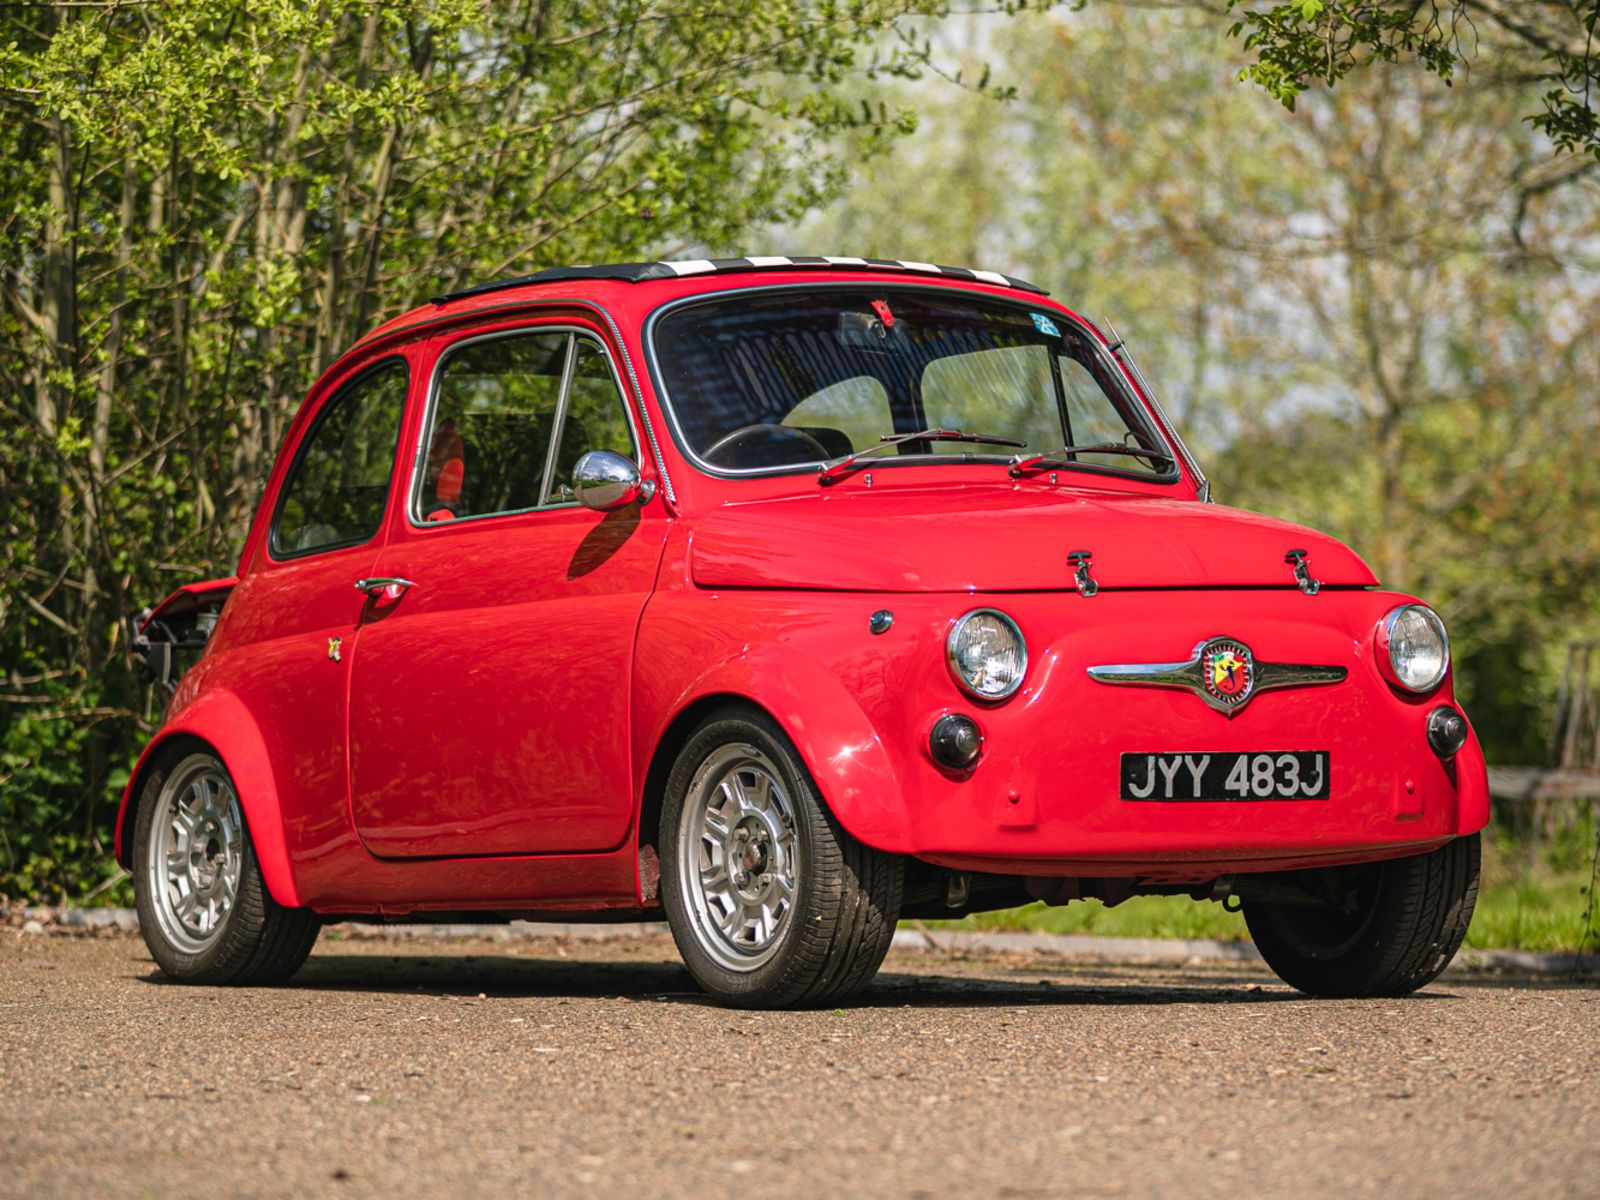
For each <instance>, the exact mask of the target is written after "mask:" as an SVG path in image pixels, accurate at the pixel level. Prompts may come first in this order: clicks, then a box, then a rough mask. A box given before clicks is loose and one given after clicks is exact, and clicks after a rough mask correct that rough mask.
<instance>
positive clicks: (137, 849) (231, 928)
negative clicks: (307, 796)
mask: <svg viewBox="0 0 1600 1200" xmlns="http://www.w3.org/2000/svg"><path fill="white" fill-rule="evenodd" d="M195 772H202V773H203V775H204V777H206V778H210V779H214V780H217V781H219V783H218V787H219V790H220V783H221V782H225V783H226V786H227V789H228V790H229V795H228V799H229V800H230V801H231V809H232V811H233V812H234V813H235V814H236V819H237V838H238V878H237V883H236V884H235V887H234V895H233V898H232V900H231V902H230V903H229V905H228V907H227V910H226V912H225V913H223V914H222V915H221V916H220V917H219V918H218V919H217V921H216V924H215V926H214V928H212V929H211V930H210V931H209V932H207V933H206V934H204V935H203V936H198V937H195V938H194V939H192V940H191V941H189V942H184V943H180V941H179V940H178V938H180V937H184V936H186V934H185V933H184V931H183V930H182V929H181V928H180V929H179V930H178V931H177V933H176V934H174V933H172V932H170V929H171V926H172V924H173V922H174V920H176V919H177V918H176V917H175V914H174V913H173V912H172V910H171V908H170V906H168V907H166V908H165V909H164V911H162V912H158V905H164V904H165V902H164V901H163V899H162V898H161V897H159V896H157V894H156V889H157V888H158V887H162V886H169V885H164V884H162V883H161V882H159V881H158V879H157V878H156V873H155V871H154V870H153V864H152V862H151V855H152V853H156V852H160V849H161V846H162V843H159V842H158V841H157V839H158V837H160V836H161V831H158V829H157V827H156V822H157V814H158V813H160V812H163V811H166V809H165V805H164V800H163V792H164V790H165V789H167V788H168V787H169V785H172V786H173V787H175V788H177V787H182V786H183V785H184V782H185V780H186V779H187V778H188V777H189V776H190V775H191V774H193V773H195ZM225 807H226V806H225ZM133 894H134V902H135V904H136V906H137V908H138V912H139V929H140V932H141V933H142V934H143V935H144V941H145V945H146V946H148V947H149V948H150V954H151V957H153V958H154V959H155V960H156V965H157V966H159V967H160V968H161V970H162V972H163V973H164V974H165V975H167V976H168V977H170V978H172V979H174V980H176V981H178V982H180V983H197V984H239V985H258V986H260V985H269V984H275V983H282V982H283V981H284V980H286V979H288V978H289V977H290V976H291V975H293V974H294V973H295V972H296V971H298V970H299V969H300V966H301V964H302V963H304V962H305V960H306V956H307V955H309V954H310V953H311V947H312V946H313V945H314V944H315V943H316V940H317V935H318V934H319V933H320V932H321V930H322V922H321V920H320V919H319V918H318V917H317V915H316V914H315V913H312V912H310V911H309V910H307V909H299V908H285V907H284V906H283V905H281V904H279V903H277V901H275V900H273V898H272V896H271V894H270V893H268V891H267V886H266V883H265V881H264V880H263V879H262V877H261V867H260V864H259V863H258V862H257V861H256V854H255V847H254V845H253V844H252V842H251V840H250V829H249V826H248V824H247V822H246V821H245V817H244V810H243V807H242V806H241V805H240V804H239V802H238V795H237V792H236V791H233V779H232V777H231V776H230V775H229V774H228V769H227V767H226V766H224V765H223V763H222V760H221V759H219V758H218V757H217V756H216V755H215V754H212V753H211V752H210V751H209V750H203V749H191V750H190V751H189V752H188V753H182V752H179V753H175V754H172V755H169V756H168V757H167V758H166V759H164V760H163V761H162V762H160V763H158V764H156V765H155V766H154V767H152V768H151V770H150V772H149V774H148V775H147V776H146V779H145V783H144V786H143V788H142V789H141V790H140V798H139V809H138V813H137V815H136V817H135V824H134V836H133Z"/></svg>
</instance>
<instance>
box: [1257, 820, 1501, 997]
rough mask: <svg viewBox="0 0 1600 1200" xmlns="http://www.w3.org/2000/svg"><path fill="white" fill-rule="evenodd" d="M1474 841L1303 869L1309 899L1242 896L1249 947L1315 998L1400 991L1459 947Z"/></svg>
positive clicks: (1472, 880)
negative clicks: (1273, 900) (1316, 899)
mask: <svg viewBox="0 0 1600 1200" xmlns="http://www.w3.org/2000/svg"><path fill="white" fill-rule="evenodd" d="M1478 871H1479V839H1478V835H1477V834H1476V833H1474V834H1471V835H1469V836H1467V837H1459V838H1456V839H1455V840H1454V841H1452V842H1448V843H1446V844H1445V845H1443V846H1441V847H1439V848H1438V849H1437V850H1434V851H1431V852H1430V853H1428V854H1419V855H1416V856H1414V857H1412V858H1395V859H1390V860H1388V861H1386V862H1376V863H1361V864H1358V865H1356V866H1350V867H1335V868H1331V869H1328V870H1323V871H1307V872H1301V873H1300V875H1301V876H1302V878H1303V879H1304V880H1305V882H1306V883H1307V885H1308V887H1307V891H1308V892H1309V893H1310V894H1311V895H1312V896H1314V897H1320V902H1317V903H1263V902H1261V901H1251V900H1248V899H1247V900H1245V901H1244V905H1243V907H1244V919H1245V923H1246V924H1247V925H1248V926H1249V927H1250V936H1251V937H1252V938H1254V939H1255V943H1256V949H1258V950H1260V951H1261V957H1262V958H1264V959H1266V960H1267V965H1268V966H1269V967H1271V968H1272V969H1273V970H1274V971H1275V972H1277V974H1278V977H1279V978H1280V979H1282V980H1283V981H1284V982H1285V983H1287V984H1289V985H1290V986H1291V987H1295V988H1299V989H1300V990H1301V991H1302V992H1308V993H1310V994H1311V995H1313V996H1345V997H1355V996H1404V995H1406V994H1408V993H1410V992H1414V991H1416V990H1417V989H1418V988H1420V987H1423V986H1425V985H1427V984H1429V983H1431V982H1432V981H1433V980H1434V979H1435V978H1436V977H1437V976H1438V974H1439V972H1441V971H1443V970H1444V969H1445V967H1446V966H1447V965H1448V964H1449V962H1450V960H1451V959H1452V958H1454V957H1455V953H1456V951H1457V950H1459V949H1460V948H1461V940H1462V939H1463V938H1464V937H1466V934H1467V925H1468V924H1469V923H1470V922H1471V921H1472V908H1473V905H1474V904H1475V903H1476V902H1477V898H1478Z"/></svg>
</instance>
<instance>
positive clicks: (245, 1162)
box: [0, 930, 1600, 1200]
mask: <svg viewBox="0 0 1600 1200" xmlns="http://www.w3.org/2000/svg"><path fill="white" fill-rule="evenodd" d="M624 1189H627V1191H628V1192H630V1193H632V1194H634V1195H637V1196H642V1197H649V1198H651V1200H655V1198H657V1197H670V1196H689V1195H694V1196H697V1197H720V1196H733V1195H741V1196H742V1195H748V1196H750V1197H751V1198H752V1200H757V1198H760V1200H766V1198H768V1197H786V1196H831V1195H850V1196H873V1197H876V1196H943V1195H1002V1196H1016V1197H1024V1196H1026V1197H1033V1196H1040V1197H1044V1196H1062V1197H1068V1196H1072V1197H1084V1196H1124V1195H1125V1196H1184V1197H1199V1196H1213V1195H1216V1196H1221V1195H1227V1196H1230V1197H1258V1196H1289V1197H1294V1198H1295V1200H1304V1198H1305V1197H1309V1196H1324V1195H1327V1196H1331V1195H1338V1196H1341V1197H1348V1196H1360V1195H1368V1194H1370V1195H1375V1196H1382V1197H1384V1198H1385V1200H1399V1198H1404V1197H1413V1196H1422V1195H1431V1196H1449V1197H1452V1200H1454V1198H1456V1197H1470V1196H1484V1197H1496V1198H1503V1197H1507V1196H1532V1195H1538V1196H1588V1197H1596V1196H1600V990H1597V989H1595V988H1592V987H1590V988H1579V987H1560V986H1538V987H1534V986H1527V985H1522V986H1512V985H1509V984H1506V983H1502V982H1494V981H1490V980H1477V979H1472V978H1464V977H1452V978H1450V979H1449V980H1448V981H1447V982H1445V983H1444V984H1441V985H1436V986H1435V987H1434V988H1432V989H1430V990H1429V991H1428V992H1427V993H1426V994H1425V995H1423V996H1421V997H1418V998H1414V999H1411V1000H1407V1001H1380V1002H1311V1001H1308V1000H1306V999H1304V998H1303V997H1301V996H1299V995H1297V994H1296V993H1293V992H1291V991H1289V990H1288V989H1286V988H1284V987H1282V986H1280V985H1278V984H1277V983H1276V982H1274V981H1273V980H1272V978H1271V977H1270V976H1269V975H1267V974H1266V973H1265V972H1264V971H1263V970H1260V969H1258V968H1254V967H1248V966H1243V967H1237V966H1225V967H1224V966H1216V965H1211V966H1205V967H1201V966H1196V967H1193V968H1191V969H1188V970H1185V971H1174V970H1172V969H1171V968H1161V967H1142V966H1137V965H1131V964H1119V965H1116V966H1109V965H1105V964H1094V963H1081V962H1065V961H1062V960H1059V959H1043V958H1031V957H1028V956H1024V955H1020V954H1019V955H1017V956H1014V957H1005V958H996V959H988V960H954V959H950V958H944V957H940V956H937V955H934V954H928V953H921V954H911V955H904V956H897V957H894V958H891V960H890V962H889V964H888V966H887V967H886V968H885V973H884V974H883V975H882V976H880V978H879V981H878V983H877V984H876V985H875V986H874V988H873V989H872V991H871V992H870V993H869V994H868V996H867V997H866V999H865V1001H864V1002H863V1003H861V1004H859V1005H857V1006H854V1007H851V1008H848V1009H845V1010H843V1011H834V1010H828V1011H823V1012H807V1013H763V1014H754V1013H739V1012H730V1011H726V1010H723V1009H718V1008H714V1007H711V1006H710V1005H708V1004H707V1003H705V1001H704V1000H703V999H702V998H701V997H700V996H699V995H697V994H696V993H694V992H693V990H692V988H691V985H690V983H689V981H688V978H687V976H685V975H684V973H683V972H682V970H681V968H680V967H679V966H678V965H677V964H676V960H675V957H674V955H673V950H672V946H671V943H670V942H669V941H667V940H666V939H663V938H648V939H643V940H636V941H630V942H599V943H597V942H586V941H558V940H538V941H524V942H514V943H512V942H503V943H494V942H490V941H460V942H438V941H426V942H424V941H414V940H413V941H391V940H343V941H341V940H332V939H328V938H325V939H324V940H323V942H322V943H321V944H320V945H319V946H318V948H317V951H316V953H315V954H314V955H313V957H312V959H311V962H310V963H309V964H308V965H307V967H306V968H305V970H304V971H302V973H301V974H300V975H299V976H298V977H297V978H296V980H295V981H294V983H293V984H291V985H290V986H288V987H284V988H279V989H273V990H239V991H229V990H213V989H201V988H180V987H173V986H169V985H166V984H164V983H162V982H161V981H160V977H159V976H158V975H156V973H155V971H154V968H153V966H152V964H151V963H150V960H149V958H148V956H147V955H146V953H145V950H144V945H143V943H142V942H140V941H139V940H138V939H137V938H129V937H125V936H114V937H103V938H83V937H67V936H55V935H34V936H21V935H19V934H17V933H16V932H15V931H12V930H8V931H5V932H4V934H3V935H0V1195H7V1196H10V1195H16V1196H45V1195H64V1196H65V1195H70V1196H74V1197H84V1196H107V1195H109V1196H123V1195H146V1194H150V1195H158V1194H159V1195H161V1196H163V1197H183V1196H207V1197H215V1196H219V1195H234V1196H281V1195H319V1196H320V1195H340V1194H349V1195H357V1194H360V1195H385V1196H390V1195H459V1194H473V1195H477V1196H496V1195H513V1194H515V1195H519V1196H530V1195H546V1194H549V1195H572V1196H579V1195H582V1196H592V1195H612V1194H617V1193H620V1192H622V1191H623V1190H624Z"/></svg>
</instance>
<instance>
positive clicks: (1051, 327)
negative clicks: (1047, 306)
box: [1028, 313, 1061, 337]
mask: <svg viewBox="0 0 1600 1200" xmlns="http://www.w3.org/2000/svg"><path fill="white" fill-rule="evenodd" d="M1028 315H1029V316H1030V317H1032V318H1033V327H1034V328H1035V329H1037V330H1038V331H1039V332H1040V333H1043V334H1046V335H1048V336H1050V337H1060V336H1061V330H1059V329H1057V328H1056V323H1055V322H1054V321H1052V320H1051V319H1050V318H1049V317H1047V316H1045V315H1044V314H1043V313H1029V314H1028Z"/></svg>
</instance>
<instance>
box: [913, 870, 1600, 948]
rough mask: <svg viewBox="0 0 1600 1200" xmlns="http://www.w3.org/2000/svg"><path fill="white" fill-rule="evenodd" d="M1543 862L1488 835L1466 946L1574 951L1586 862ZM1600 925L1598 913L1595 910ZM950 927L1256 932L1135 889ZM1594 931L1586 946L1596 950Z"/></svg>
mask: <svg viewBox="0 0 1600 1200" xmlns="http://www.w3.org/2000/svg"><path fill="white" fill-rule="evenodd" d="M1561 857H1562V858H1564V859H1565V860H1566V861H1563V862H1559V863H1555V864H1552V863H1550V862H1548V861H1545V862H1540V863H1539V864H1537V865H1536V866H1534V867H1533V868H1532V869H1531V870H1530V869H1529V868H1528V865H1527V857H1526V852H1525V851H1523V850H1518V849H1515V848H1511V849H1509V850H1502V849H1500V848H1499V847H1497V846H1496V844H1495V843H1494V842H1485V845H1484V863H1483V883H1482V886H1481V888H1480V890H1479V893H1478V907H1477V909H1476V911H1475V912H1474V913H1473V917H1472V926H1471V928H1470V929H1468V931H1467V945H1468V946H1471V947H1473V948H1474V949H1479V950H1488V949H1501V950H1555V951H1569V952H1570V951H1573V950H1576V949H1577V948H1578V944H1579V942H1580V941H1582V939H1583V933H1584V913H1585V906H1586V904H1587V903H1588V894H1587V891H1586V888H1587V887H1588V883H1589V867H1588V863H1587V862H1582V863H1580V862H1577V861H1574V858H1575V856H1572V855H1563V856H1561ZM1596 922H1597V924H1600V914H1597V915H1596ZM927 924H929V925H930V926H934V927H938V928H947V929H1006V930H1031V931H1035V932H1039V933H1087V934H1097V935H1100V936H1104V937H1150V938H1217V939H1220V940H1222V941H1241V940H1244V939H1246V938H1248V937H1249V936H1250V934H1249V932H1248V931H1247V930H1246V929H1245V925H1244V918H1243V917H1242V916H1240V915H1239V914H1238V913H1230V912H1227V911H1225V910H1224V909H1223V907H1222V905H1220V904H1215V903H1212V902H1210V901H1195V900H1189V899H1186V898H1184V897H1182V896H1136V897H1135V898H1133V899H1132V900H1127V901H1124V902H1123V903H1121V904H1119V905H1117V906H1116V907H1115V908H1107V907H1106V906H1105V905H1103V904H1101V903H1100V902H1099V901H1098V900H1082V901H1075V902H1073V903H1072V904H1069V905H1066V906H1064V907H1061V908H1047V907H1046V906H1045V905H1043V904H1030V905H1028V907H1026V908H1015V909H1008V910H1006V911H1003V912H992V913H979V914H977V915H976V916H971V917H966V918H964V919H963V920H960V921H932V922H927ZM1596 935H1600V929H1597V930H1596V933H1595V934H1591V935H1590V938H1589V944H1588V946H1587V951H1588V952H1589V953H1594V952H1596V950H1597V948H1600V947H1597V945H1596Z"/></svg>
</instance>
